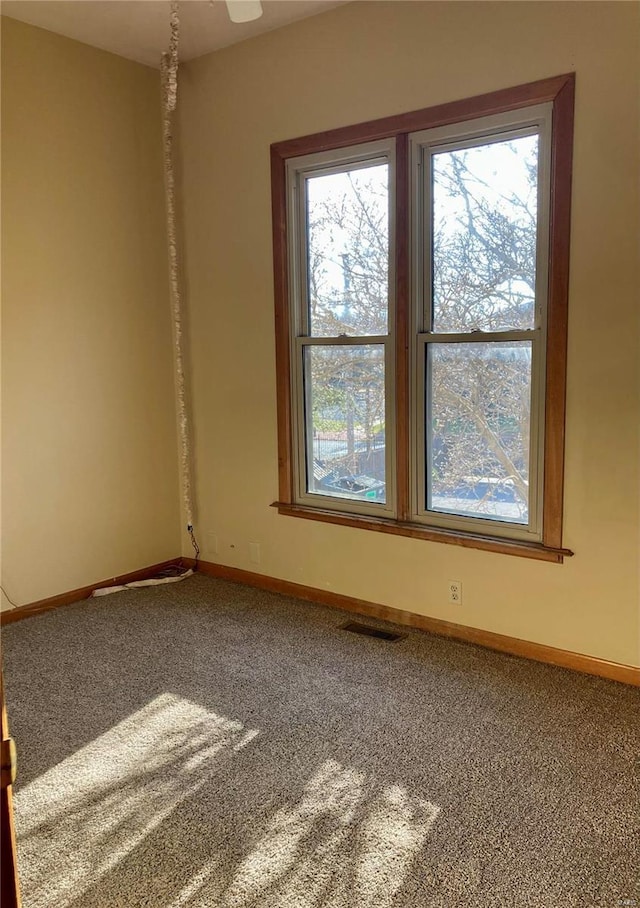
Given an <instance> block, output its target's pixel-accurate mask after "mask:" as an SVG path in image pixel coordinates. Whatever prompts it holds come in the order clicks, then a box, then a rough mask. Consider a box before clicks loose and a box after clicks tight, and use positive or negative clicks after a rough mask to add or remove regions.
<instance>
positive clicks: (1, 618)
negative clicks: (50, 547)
mask: <svg viewBox="0 0 640 908" xmlns="http://www.w3.org/2000/svg"><path fill="white" fill-rule="evenodd" d="M174 564H183V559H182V558H171V559H170V560H169V561H161V562H159V564H151V565H149V567H145V568H141V569H140V570H139V571H131V572H130V573H128V574H120V576H119V577H110V578H109V579H108V580H100V581H98V582H97V583H92V584H91V586H82V587H80V588H79V589H77V590H69V592H67V593H60V594H59V595H58V596H50V597H49V598H48V599H39V600H38V602H30V603H29V604H28V605H19V606H17V607H16V608H12V609H7V610H6V611H3V612H0V626H1V625H3V624H11V622H13V621H21V620H22V619H23V618H31V617H32V615H40V614H42V612H48V611H49V610H50V609H52V608H60V606H62V605H71V604H72V603H73V602H80V601H81V600H82V599H88V598H89V596H90V595H91V594H92V593H93V591H94V590H99V589H102V587H105V586H120V585H121V584H124V583H133V582H134V580H148V579H149V578H150V577H155V575H156V574H158V573H159V572H160V571H163V570H164V569H165V568H168V567H171V565H174Z"/></svg>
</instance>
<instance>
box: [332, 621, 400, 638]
mask: <svg viewBox="0 0 640 908" xmlns="http://www.w3.org/2000/svg"><path fill="white" fill-rule="evenodd" d="M340 627H341V629H342V630H343V631H349V632H350V633H351V634H363V635H364V636H365V637H378V639H380V640H399V639H400V637H404V634H396V633H394V631H381V630H380V628H378V627H369V625H368V624H360V623H359V622H358V621H348V622H347V623H346V624H341V625H340Z"/></svg>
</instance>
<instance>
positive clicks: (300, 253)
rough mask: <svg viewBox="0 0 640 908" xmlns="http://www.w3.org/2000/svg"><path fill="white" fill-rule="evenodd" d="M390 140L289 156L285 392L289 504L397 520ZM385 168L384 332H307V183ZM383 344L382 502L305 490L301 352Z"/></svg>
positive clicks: (307, 455)
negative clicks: (290, 442) (290, 480)
mask: <svg viewBox="0 0 640 908" xmlns="http://www.w3.org/2000/svg"><path fill="white" fill-rule="evenodd" d="M395 149H396V143H395V139H393V138H387V139H384V140H381V141H377V142H370V143H366V144H362V145H352V146H348V147H345V148H343V149H334V150H331V151H326V152H318V153H317V154H310V155H305V156H301V157H297V158H291V159H289V160H288V161H287V162H286V171H287V184H286V185H287V234H288V245H289V287H290V294H291V305H290V324H289V342H290V357H291V364H292V367H291V370H290V394H291V403H292V406H291V414H292V435H293V440H294V443H293V446H292V447H293V450H292V454H293V458H292V460H293V473H294V488H293V492H294V500H295V501H296V503H298V504H302V505H309V506H311V507H316V508H319V507H321V508H323V509H327V510H335V511H343V512H344V511H348V512H349V513H354V514H362V515H370V516H378V517H387V518H395V516H396V513H397V512H396V444H395V433H396V415H395V414H396V405H395V399H396V381H395V372H396V370H395V362H396V358H395V323H396V322H395V319H396V306H395V256H396V223H395V180H396V174H395ZM379 164H386V165H387V166H388V168H389V170H388V173H389V181H388V187H389V188H388V194H389V195H388V198H389V261H388V290H387V299H388V313H387V325H388V333H387V334H384V335H366V336H351V335H349V336H342V335H340V336H331V335H328V336H325V335H311V334H310V327H311V326H310V318H309V295H308V262H307V255H308V231H307V199H306V181H307V179H308V178H313V177H317V176H325V175H328V174H331V173H344V172H345V171H353V170H361V169H365V168H368V167H374V166H376V165H379ZM313 345H318V346H341V345H346V346H367V345H371V346H374V345H376V346H382V347H384V361H385V370H384V374H385V499H386V500H385V503H384V504H383V503H380V502H376V503H372V502H366V501H357V500H353V499H348V498H340V497H337V496H330V495H322V493H319V492H315V491H309V490H308V488H307V485H308V470H309V466H310V464H312V463H313V452H312V450H311V449H310V447H309V444H308V438H307V431H306V429H307V422H306V420H307V404H308V391H307V389H305V376H304V361H305V349H306V348H307V347H309V346H313Z"/></svg>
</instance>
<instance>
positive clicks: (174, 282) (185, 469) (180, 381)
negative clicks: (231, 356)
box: [160, 2, 200, 570]
mask: <svg viewBox="0 0 640 908" xmlns="http://www.w3.org/2000/svg"><path fill="white" fill-rule="evenodd" d="M170 26H171V33H170V37H169V51H168V53H165V54H163V55H162V61H161V67H160V68H161V72H162V139H163V150H164V173H165V198H166V208H167V243H168V252H169V286H170V293H171V308H172V311H173V336H174V344H175V366H176V397H177V410H178V414H177V415H178V428H179V434H180V472H181V481H182V503H183V507H184V513H185V517H186V519H187V532H188V533H189V537H190V539H191V545H192V546H193V550H194V552H195V565H194V570H197V569H198V559H199V557H200V547H199V546H198V542H197V540H196V536H195V532H194V528H193V499H192V489H191V447H190V441H189V435H190V432H189V428H190V427H189V412H188V408H187V401H186V378H185V368H184V342H183V334H182V299H181V293H180V263H179V256H178V240H177V228H176V189H175V174H174V167H173V157H174V155H173V130H172V125H173V117H172V114H173V112H174V111H175V109H176V104H177V101H178V33H179V27H180V20H179V16H178V3H177V2H172V3H171V13H170Z"/></svg>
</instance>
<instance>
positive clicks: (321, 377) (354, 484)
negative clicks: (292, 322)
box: [304, 344, 386, 503]
mask: <svg viewBox="0 0 640 908" xmlns="http://www.w3.org/2000/svg"><path fill="white" fill-rule="evenodd" d="M304 367H305V394H306V405H307V406H306V416H305V423H306V425H305V431H306V446H307V491H309V492H317V493H319V494H321V495H331V496H334V497H336V498H348V499H350V500H356V501H365V502H381V503H384V502H385V501H386V494H385V482H386V477H385V400H384V347H383V346H382V344H368V345H367V346H354V347H351V346H349V347H343V346H327V347H316V346H309V347H307V348H306V349H305V362H304Z"/></svg>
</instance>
